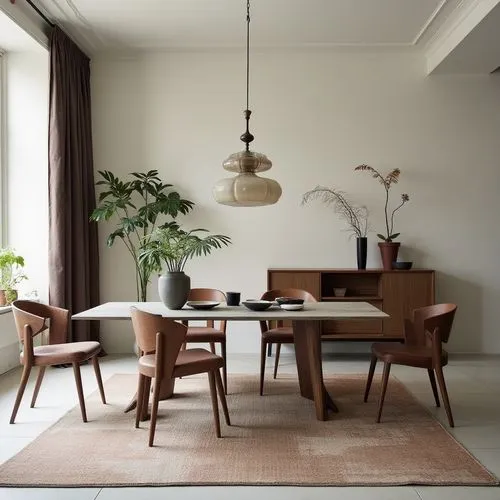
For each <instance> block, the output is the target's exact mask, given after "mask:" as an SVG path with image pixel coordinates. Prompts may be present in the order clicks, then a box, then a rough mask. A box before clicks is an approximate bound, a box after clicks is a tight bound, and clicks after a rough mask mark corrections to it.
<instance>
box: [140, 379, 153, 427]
mask: <svg viewBox="0 0 500 500" xmlns="http://www.w3.org/2000/svg"><path fill="white" fill-rule="evenodd" d="M150 393H151V379H150V378H149V377H146V378H145V379H144V392H143V395H142V406H141V420H147V419H148V409H149V394H150Z"/></svg>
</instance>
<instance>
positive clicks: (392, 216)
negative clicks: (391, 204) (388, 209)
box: [390, 200, 406, 234]
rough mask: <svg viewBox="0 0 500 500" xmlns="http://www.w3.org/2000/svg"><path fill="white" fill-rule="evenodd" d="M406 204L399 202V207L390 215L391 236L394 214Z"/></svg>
mask: <svg viewBox="0 0 500 500" xmlns="http://www.w3.org/2000/svg"><path fill="white" fill-rule="evenodd" d="M405 203H406V202H405V201H404V200H403V201H402V202H401V204H400V205H399V206H397V207H396V208H395V209H394V210H393V211H392V215H391V233H390V234H392V231H393V229H394V214H395V213H396V212H397V211H398V210H399V209H400V208H401V207H402V206H403V205H404V204H405Z"/></svg>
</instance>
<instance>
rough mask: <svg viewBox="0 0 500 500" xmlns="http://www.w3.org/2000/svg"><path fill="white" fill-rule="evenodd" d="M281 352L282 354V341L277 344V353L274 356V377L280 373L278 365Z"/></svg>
mask: <svg viewBox="0 0 500 500" xmlns="http://www.w3.org/2000/svg"><path fill="white" fill-rule="evenodd" d="M280 354H281V343H279V342H278V343H277V344H276V354H275V358H274V373H273V378H276V375H278V365H279V363H280Z"/></svg>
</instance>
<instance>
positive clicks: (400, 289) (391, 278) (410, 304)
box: [382, 271, 434, 337]
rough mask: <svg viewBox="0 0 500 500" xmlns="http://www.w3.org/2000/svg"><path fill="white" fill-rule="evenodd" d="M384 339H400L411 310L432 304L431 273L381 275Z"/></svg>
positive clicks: (390, 273) (432, 283)
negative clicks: (387, 317)
mask: <svg viewBox="0 0 500 500" xmlns="http://www.w3.org/2000/svg"><path fill="white" fill-rule="evenodd" d="M382 296H383V299H384V306H383V309H384V312H386V313H387V314H389V315H390V318H389V319H384V337H402V336H403V324H404V319H405V318H411V313H412V311H413V309H416V308H418V307H423V306H429V305H432V304H434V273H433V272H414V271H410V272H401V273H400V272H388V273H383V275H382Z"/></svg>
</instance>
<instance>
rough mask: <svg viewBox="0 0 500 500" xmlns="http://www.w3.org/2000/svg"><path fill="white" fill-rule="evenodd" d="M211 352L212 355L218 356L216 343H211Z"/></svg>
mask: <svg viewBox="0 0 500 500" xmlns="http://www.w3.org/2000/svg"><path fill="white" fill-rule="evenodd" d="M210 352H211V353H212V354H217V353H216V352H215V342H210Z"/></svg>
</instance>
